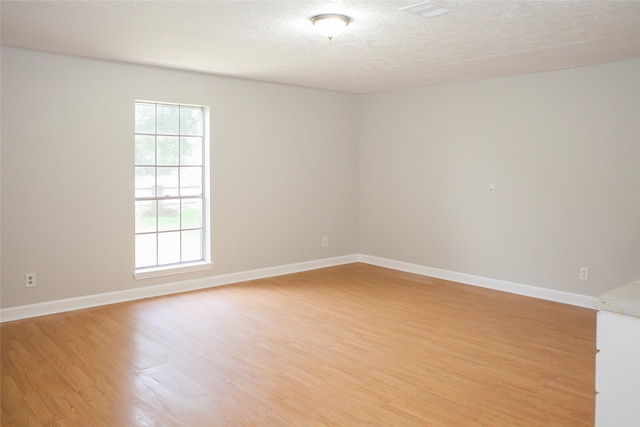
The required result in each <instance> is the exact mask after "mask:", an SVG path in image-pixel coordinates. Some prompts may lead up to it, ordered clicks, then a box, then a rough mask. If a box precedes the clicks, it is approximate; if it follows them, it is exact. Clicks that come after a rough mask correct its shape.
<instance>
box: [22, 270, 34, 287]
mask: <svg viewBox="0 0 640 427" xmlns="http://www.w3.org/2000/svg"><path fill="white" fill-rule="evenodd" d="M24 285H25V286H26V287H27V288H33V287H34V286H35V285H36V273H25V275H24Z"/></svg>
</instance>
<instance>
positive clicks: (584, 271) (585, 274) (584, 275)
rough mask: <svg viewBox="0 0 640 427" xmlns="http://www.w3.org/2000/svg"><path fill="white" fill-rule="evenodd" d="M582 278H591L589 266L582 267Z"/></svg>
mask: <svg viewBox="0 0 640 427" xmlns="http://www.w3.org/2000/svg"><path fill="white" fill-rule="evenodd" d="M580 280H589V267H580Z"/></svg>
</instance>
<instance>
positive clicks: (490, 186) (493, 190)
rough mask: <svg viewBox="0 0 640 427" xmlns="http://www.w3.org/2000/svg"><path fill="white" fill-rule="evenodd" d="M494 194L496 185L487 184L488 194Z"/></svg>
mask: <svg viewBox="0 0 640 427" xmlns="http://www.w3.org/2000/svg"><path fill="white" fill-rule="evenodd" d="M495 192H496V185H495V184H489V194H493V193H495Z"/></svg>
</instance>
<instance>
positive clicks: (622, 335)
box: [595, 309, 640, 427]
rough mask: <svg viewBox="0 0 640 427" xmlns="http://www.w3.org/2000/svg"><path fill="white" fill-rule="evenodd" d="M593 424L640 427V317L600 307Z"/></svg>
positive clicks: (604, 426) (597, 425)
mask: <svg viewBox="0 0 640 427" xmlns="http://www.w3.org/2000/svg"><path fill="white" fill-rule="evenodd" d="M596 347H597V349H598V350H600V351H599V352H598V353H597V354H596V391H597V394H596V416H595V419H596V422H595V425H596V427H640V317H635V316H632V315H626V314H620V313H615V312H611V311H604V310H602V309H601V310H600V311H599V312H598V326H597V335H596Z"/></svg>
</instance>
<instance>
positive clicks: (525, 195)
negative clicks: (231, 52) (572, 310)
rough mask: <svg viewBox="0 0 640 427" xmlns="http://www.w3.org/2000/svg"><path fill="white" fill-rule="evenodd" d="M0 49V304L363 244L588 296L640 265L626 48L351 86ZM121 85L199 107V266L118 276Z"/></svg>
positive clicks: (637, 82)
mask: <svg viewBox="0 0 640 427" xmlns="http://www.w3.org/2000/svg"><path fill="white" fill-rule="evenodd" d="M1 66H2V76H1V77H2V81H1V85H2V87H1V88H2V99H1V101H2V104H1V106H2V110H1V111H2V116H1V122H2V134H1V136H2V140H1V143H2V145H1V178H2V181H1V184H2V189H1V208H2V212H1V222H2V235H1V250H2V266H1V267H2V272H1V280H2V281H1V284H2V291H1V297H2V301H1V306H2V307H15V306H20V305H25V304H32V303H38V302H44V301H52V300H57V299H63V298H70V297H75V296H84V295H91V294H96V293H101V292H110V291H119V290H125V289H131V288H136V287H143V286H149V285H155V284H160V283H170V282H173V281H178V280H187V279H191V278H202V277H207V276H209V275H219V274H223V273H233V272H242V271H246V270H250V269H256V268H262V267H270V266H277V265H283V264H288V263H295V262H302V261H308V260H316V259H322V258H328V257H333V256H340V255H348V254H353V253H358V252H359V253H363V254H367V255H372V256H378V257H384V258H389V259H393V260H397V261H405V262H410V263H415V264H420V265H423V266H428V267H435V268H441V269H445V270H451V271H454V272H460V273H468V274H473V275H478V276H484V277H488V278H494V279H502V280H507V281H513V282H517V283H523V284H528V285H534V286H541V287H547V288H552V289H557V290H564V291H569V292H575V293H580V294H585V295H597V294H600V293H602V292H604V291H605V290H608V289H611V288H614V287H617V286H619V285H622V284H625V283H628V282H630V281H632V280H635V279H637V278H638V277H640V124H639V123H640V78H639V77H638V76H640V61H631V62H621V63H614V64H606V65H601V66H596V67H587V68H580V69H574V70H567V71H558V72H550V73H541V74H533V75H524V76H515V77H508V78H500V79H494V80H484V81H478V82H468V83H461V84H454V85H445V86H438V87H430V88H420V89H413V90H403V91H394V92H389V93H380V94H369V95H362V96H355V95H349V94H341V93H335V92H329V91H321V90H313V89H304V88H296V87H288V86H283V85H275V84H267V83H258V82H250V81H243V80H236V79H227V78H222V77H214V76H208V75H204V74H197V73H189V72H182V71H175V70H166V69H159V68H153V67H143V66H135V65H127V64H119V63H113V62H106V61H97V60H89V59H80V58H72V57H66V56H60V55H51V54H45V53H40V52H34V51H28V50H21V49H13V48H2V64H1ZM135 99H147V100H157V101H165V102H182V103H189V104H203V105H208V106H210V107H211V121H212V150H211V151H212V166H213V168H212V169H213V171H212V229H213V230H212V240H213V247H212V252H213V259H214V268H213V269H212V270H211V271H208V272H198V273H190V274H186V275H180V276H169V277H164V278H156V279H148V280H139V281H136V280H134V279H133V276H132V272H133V239H132V234H133V165H132V161H133V144H132V135H133V102H134V100H135ZM490 184H495V186H496V192H495V194H493V195H489V193H488V186H489V185H490ZM322 236H329V238H330V246H329V247H328V248H322V247H321V244H320V243H321V237H322ZM580 266H588V267H589V268H590V270H591V277H590V280H589V281H588V282H583V281H580V280H578V269H579V267H580ZM26 272H36V273H37V279H38V285H37V286H36V287H35V288H30V289H27V288H25V287H24V273H26Z"/></svg>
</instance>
